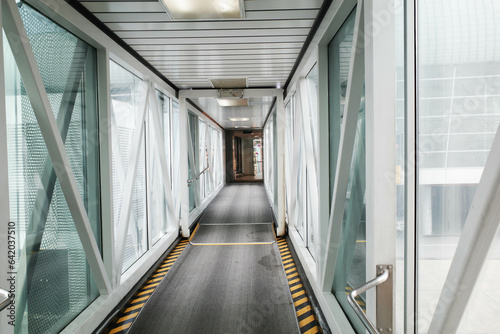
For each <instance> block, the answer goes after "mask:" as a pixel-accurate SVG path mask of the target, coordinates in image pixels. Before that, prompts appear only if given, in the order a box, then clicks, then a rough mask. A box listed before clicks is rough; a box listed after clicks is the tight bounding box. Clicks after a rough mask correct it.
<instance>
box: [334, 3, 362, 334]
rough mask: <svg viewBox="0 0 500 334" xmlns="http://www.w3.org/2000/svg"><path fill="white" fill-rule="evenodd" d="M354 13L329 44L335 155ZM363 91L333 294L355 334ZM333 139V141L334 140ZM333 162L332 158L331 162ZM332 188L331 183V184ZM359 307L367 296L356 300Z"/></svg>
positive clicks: (358, 327)
mask: <svg viewBox="0 0 500 334" xmlns="http://www.w3.org/2000/svg"><path fill="white" fill-rule="evenodd" d="M355 18H356V10H354V11H353V12H352V13H351V14H350V15H349V17H348V18H347V19H346V21H345V22H344V24H343V25H342V27H341V28H340V29H339V31H338V32H337V34H336V35H335V37H334V38H333V39H332V41H331V42H330V45H329V63H330V69H329V71H330V73H329V80H330V81H329V83H330V145H333V144H334V145H337V146H336V147H332V146H331V147H330V154H332V155H336V154H338V140H339V138H340V136H339V132H340V124H341V123H342V118H343V115H344V108H345V97H346V93H347V87H348V85H349V82H348V81H347V80H348V73H349V67H350V60H351V59H350V57H351V51H352V41H353V36H354V25H355ZM364 100H365V99H364V92H363V94H362V96H361V103H360V108H359V112H358V121H357V126H356V137H355V141H354V147H353V154H352V159H351V164H350V171H349V183H348V187H347V193H346V199H345V206H344V215H343V220H342V223H341V224H342V229H341V234H340V243H339V248H338V252H337V261H336V268H335V277H334V281H333V290H332V293H333V294H334V295H335V297H336V298H337V300H338V301H339V303H340V305H341V306H342V308H343V310H344V312H346V314H347V315H348V317H349V320H350V321H351V323H352V324H353V326H354V328H355V329H356V331H357V332H360V333H361V332H364V331H365V327H364V326H363V324H362V323H361V321H360V320H359V317H358V316H357V315H356V314H354V312H353V310H352V308H351V307H350V305H349V304H348V302H347V293H348V292H350V291H351V290H352V289H354V288H357V287H359V286H361V285H362V284H364V283H365V282H366V281H367V278H366V198H365V196H366V164H365V160H366V154H365V105H364ZM334 137H335V139H333V138H334ZM333 162H335V163H336V157H335V159H333V160H331V161H330V163H333ZM335 168H336V165H335V166H330V171H331V174H330V177H333V178H334V177H335ZM331 185H333V183H331ZM357 301H358V303H359V304H360V305H362V307H363V306H364V305H366V294H361V295H360V296H358V297H357Z"/></svg>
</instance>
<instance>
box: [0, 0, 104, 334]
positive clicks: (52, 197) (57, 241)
mask: <svg viewBox="0 0 500 334" xmlns="http://www.w3.org/2000/svg"><path fill="white" fill-rule="evenodd" d="M19 11H20V14H21V18H22V20H23V23H24V26H25V28H26V32H27V34H28V38H29V43H30V44H31V47H32V49H33V52H34V55H35V60H36V63H37V65H38V68H39V70H40V74H41V76H42V80H43V84H44V86H45V89H46V91H47V94H48V98H49V102H50V105H51V107H52V111H53V112H54V117H55V118H56V120H57V124H58V127H59V131H60V134H61V137H62V139H63V142H64V147H65V150H66V152H67V154H68V157H69V161H70V164H71V168H72V170H73V174H74V176H75V179H76V184H77V186H78V190H79V193H80V196H81V197H82V199H83V203H84V207H85V210H86V212H87V215H88V217H89V220H90V224H91V227H92V231H93V233H94V236H95V237H96V241H97V244H98V247H99V249H100V247H101V221H100V198H99V149H98V147H99V136H98V114H97V103H96V102H97V99H96V92H95V87H97V85H96V71H95V70H96V51H95V49H94V48H92V47H91V46H89V45H87V44H86V43H85V42H83V41H81V40H79V39H78V38H76V37H75V36H73V35H72V34H70V33H69V32H67V31H66V30H64V29H63V28H61V27H59V26H58V25H56V24H55V23H53V22H52V21H50V20H49V19H47V18H46V17H45V16H43V15H42V14H40V13H38V12H36V11H35V10H33V9H32V8H30V7H29V6H28V5H26V4H24V3H22V4H19ZM4 62H5V63H4V65H5V66H4V67H5V93H6V108H7V110H8V111H9V112H8V113H7V114H6V116H7V147H8V168H9V171H8V173H9V202H10V214H11V216H10V221H12V222H14V223H15V228H16V230H15V233H16V240H17V243H16V247H17V248H16V249H15V254H16V256H17V259H16V264H17V268H15V270H12V271H13V272H17V273H18V276H17V277H18V280H17V282H16V304H15V306H16V323H15V329H14V331H15V333H59V332H60V331H61V330H62V329H63V328H64V327H65V326H66V325H67V324H68V323H70V322H71V321H72V320H73V319H74V318H75V317H76V316H78V315H79V314H80V313H81V312H82V311H83V310H84V309H85V308H86V307H87V306H88V305H89V304H90V303H91V302H92V301H93V300H94V299H96V298H97V297H98V296H99V292H98V290H97V288H96V286H95V282H94V279H93V275H92V272H91V271H90V268H89V266H88V263H87V260H86V256H85V252H84V250H83V247H82V244H81V242H80V238H79V236H78V233H77V231H76V228H75V223H74V221H73V218H72V215H71V212H70V210H69V208H68V204H67V203H66V199H65V197H64V194H63V192H62V189H61V185H60V184H59V181H58V179H57V177H56V173H55V170H54V168H53V166H52V162H51V160H50V158H49V155H48V151H47V147H46V145H45V141H44V139H43V137H42V132H41V130H40V127H39V125H38V122H37V120H36V117H35V113H34V111H33V109H32V107H31V103H30V100H29V99H28V96H27V93H26V89H25V86H24V83H23V81H22V79H21V77H20V74H19V71H18V68H17V65H16V63H15V60H14V57H13V54H12V51H11V49H10V47H9V45H8V43H7V39H6V38H5V36H4ZM3 255H4V256H7V253H4V254H3ZM2 321H4V320H2Z"/></svg>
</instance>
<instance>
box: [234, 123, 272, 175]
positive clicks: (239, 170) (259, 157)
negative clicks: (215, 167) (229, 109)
mask: <svg viewBox="0 0 500 334" xmlns="http://www.w3.org/2000/svg"><path fill="white" fill-rule="evenodd" d="M263 153H264V151H263V142H262V131H260V130H244V131H226V164H227V165H226V181H227V182H228V183H230V182H262V180H263V163H264V161H263V155H264V154H263Z"/></svg>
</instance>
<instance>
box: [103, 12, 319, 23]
mask: <svg viewBox="0 0 500 334" xmlns="http://www.w3.org/2000/svg"><path fill="white" fill-rule="evenodd" d="M94 15H95V16H96V17H97V18H98V19H99V20H100V21H102V22H104V23H112V22H171V20H170V17H169V16H168V15H167V13H165V12H155V13H153V12H150V13H140V14H137V13H100V12H95V13H94ZM317 15H318V10H316V9H304V10H288V11H273V10H271V11H253V12H247V13H246V17H245V20H246V21H250V20H306V19H309V20H314V19H315V18H316V16H317ZM226 21H227V22H230V21H231V20H226ZM177 22H182V21H177Z"/></svg>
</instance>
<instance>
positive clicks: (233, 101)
mask: <svg viewBox="0 0 500 334" xmlns="http://www.w3.org/2000/svg"><path fill="white" fill-rule="evenodd" d="M216 100H217V103H218V104H219V105H220V106H221V107H246V106H248V99H238V98H227V99H216Z"/></svg>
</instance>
